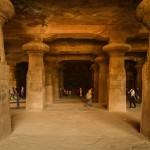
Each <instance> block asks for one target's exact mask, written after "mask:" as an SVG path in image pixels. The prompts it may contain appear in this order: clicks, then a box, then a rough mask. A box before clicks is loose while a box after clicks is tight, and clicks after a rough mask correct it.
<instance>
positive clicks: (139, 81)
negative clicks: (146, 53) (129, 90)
mask: <svg viewBox="0 0 150 150" xmlns="http://www.w3.org/2000/svg"><path fill="white" fill-rule="evenodd" d="M144 62H145V58H138V59H137V64H136V66H135V67H136V70H137V78H136V88H138V90H139V96H140V97H141V96H142V67H143V64H144Z"/></svg>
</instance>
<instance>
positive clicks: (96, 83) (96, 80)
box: [91, 63, 98, 101]
mask: <svg viewBox="0 0 150 150" xmlns="http://www.w3.org/2000/svg"><path fill="white" fill-rule="evenodd" d="M91 67H92V69H93V71H94V72H93V88H94V89H93V90H94V97H93V98H94V99H95V101H97V98H98V65H97V64H96V63H95V64H92V66H91Z"/></svg>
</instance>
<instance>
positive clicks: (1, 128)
mask: <svg viewBox="0 0 150 150" xmlns="http://www.w3.org/2000/svg"><path fill="white" fill-rule="evenodd" d="M0 70H1V72H0V140H1V139H4V138H5V137H6V136H7V135H9V134H10V133H11V117H10V104H9V67H8V66H7V65H6V64H0Z"/></svg>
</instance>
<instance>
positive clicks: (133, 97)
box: [128, 88, 136, 108]
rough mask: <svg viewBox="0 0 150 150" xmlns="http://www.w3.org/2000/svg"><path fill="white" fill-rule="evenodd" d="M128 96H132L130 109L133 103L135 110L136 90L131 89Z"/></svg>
mask: <svg viewBox="0 0 150 150" xmlns="http://www.w3.org/2000/svg"><path fill="white" fill-rule="evenodd" d="M128 94H130V98H129V100H130V108H131V107H132V103H133V104H134V108H136V103H135V100H136V97H135V90H134V89H133V88H131V90H130V91H129V92H128Z"/></svg>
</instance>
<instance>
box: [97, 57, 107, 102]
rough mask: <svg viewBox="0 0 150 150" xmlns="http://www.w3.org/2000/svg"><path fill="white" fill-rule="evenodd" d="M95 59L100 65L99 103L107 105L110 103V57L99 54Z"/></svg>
mask: <svg viewBox="0 0 150 150" xmlns="http://www.w3.org/2000/svg"><path fill="white" fill-rule="evenodd" d="M95 61H96V63H98V65H99V77H98V103H99V104H100V105H106V104H107V103H108V86H107V78H108V59H107V57H106V56H99V57H97V58H96V59H95Z"/></svg>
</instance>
